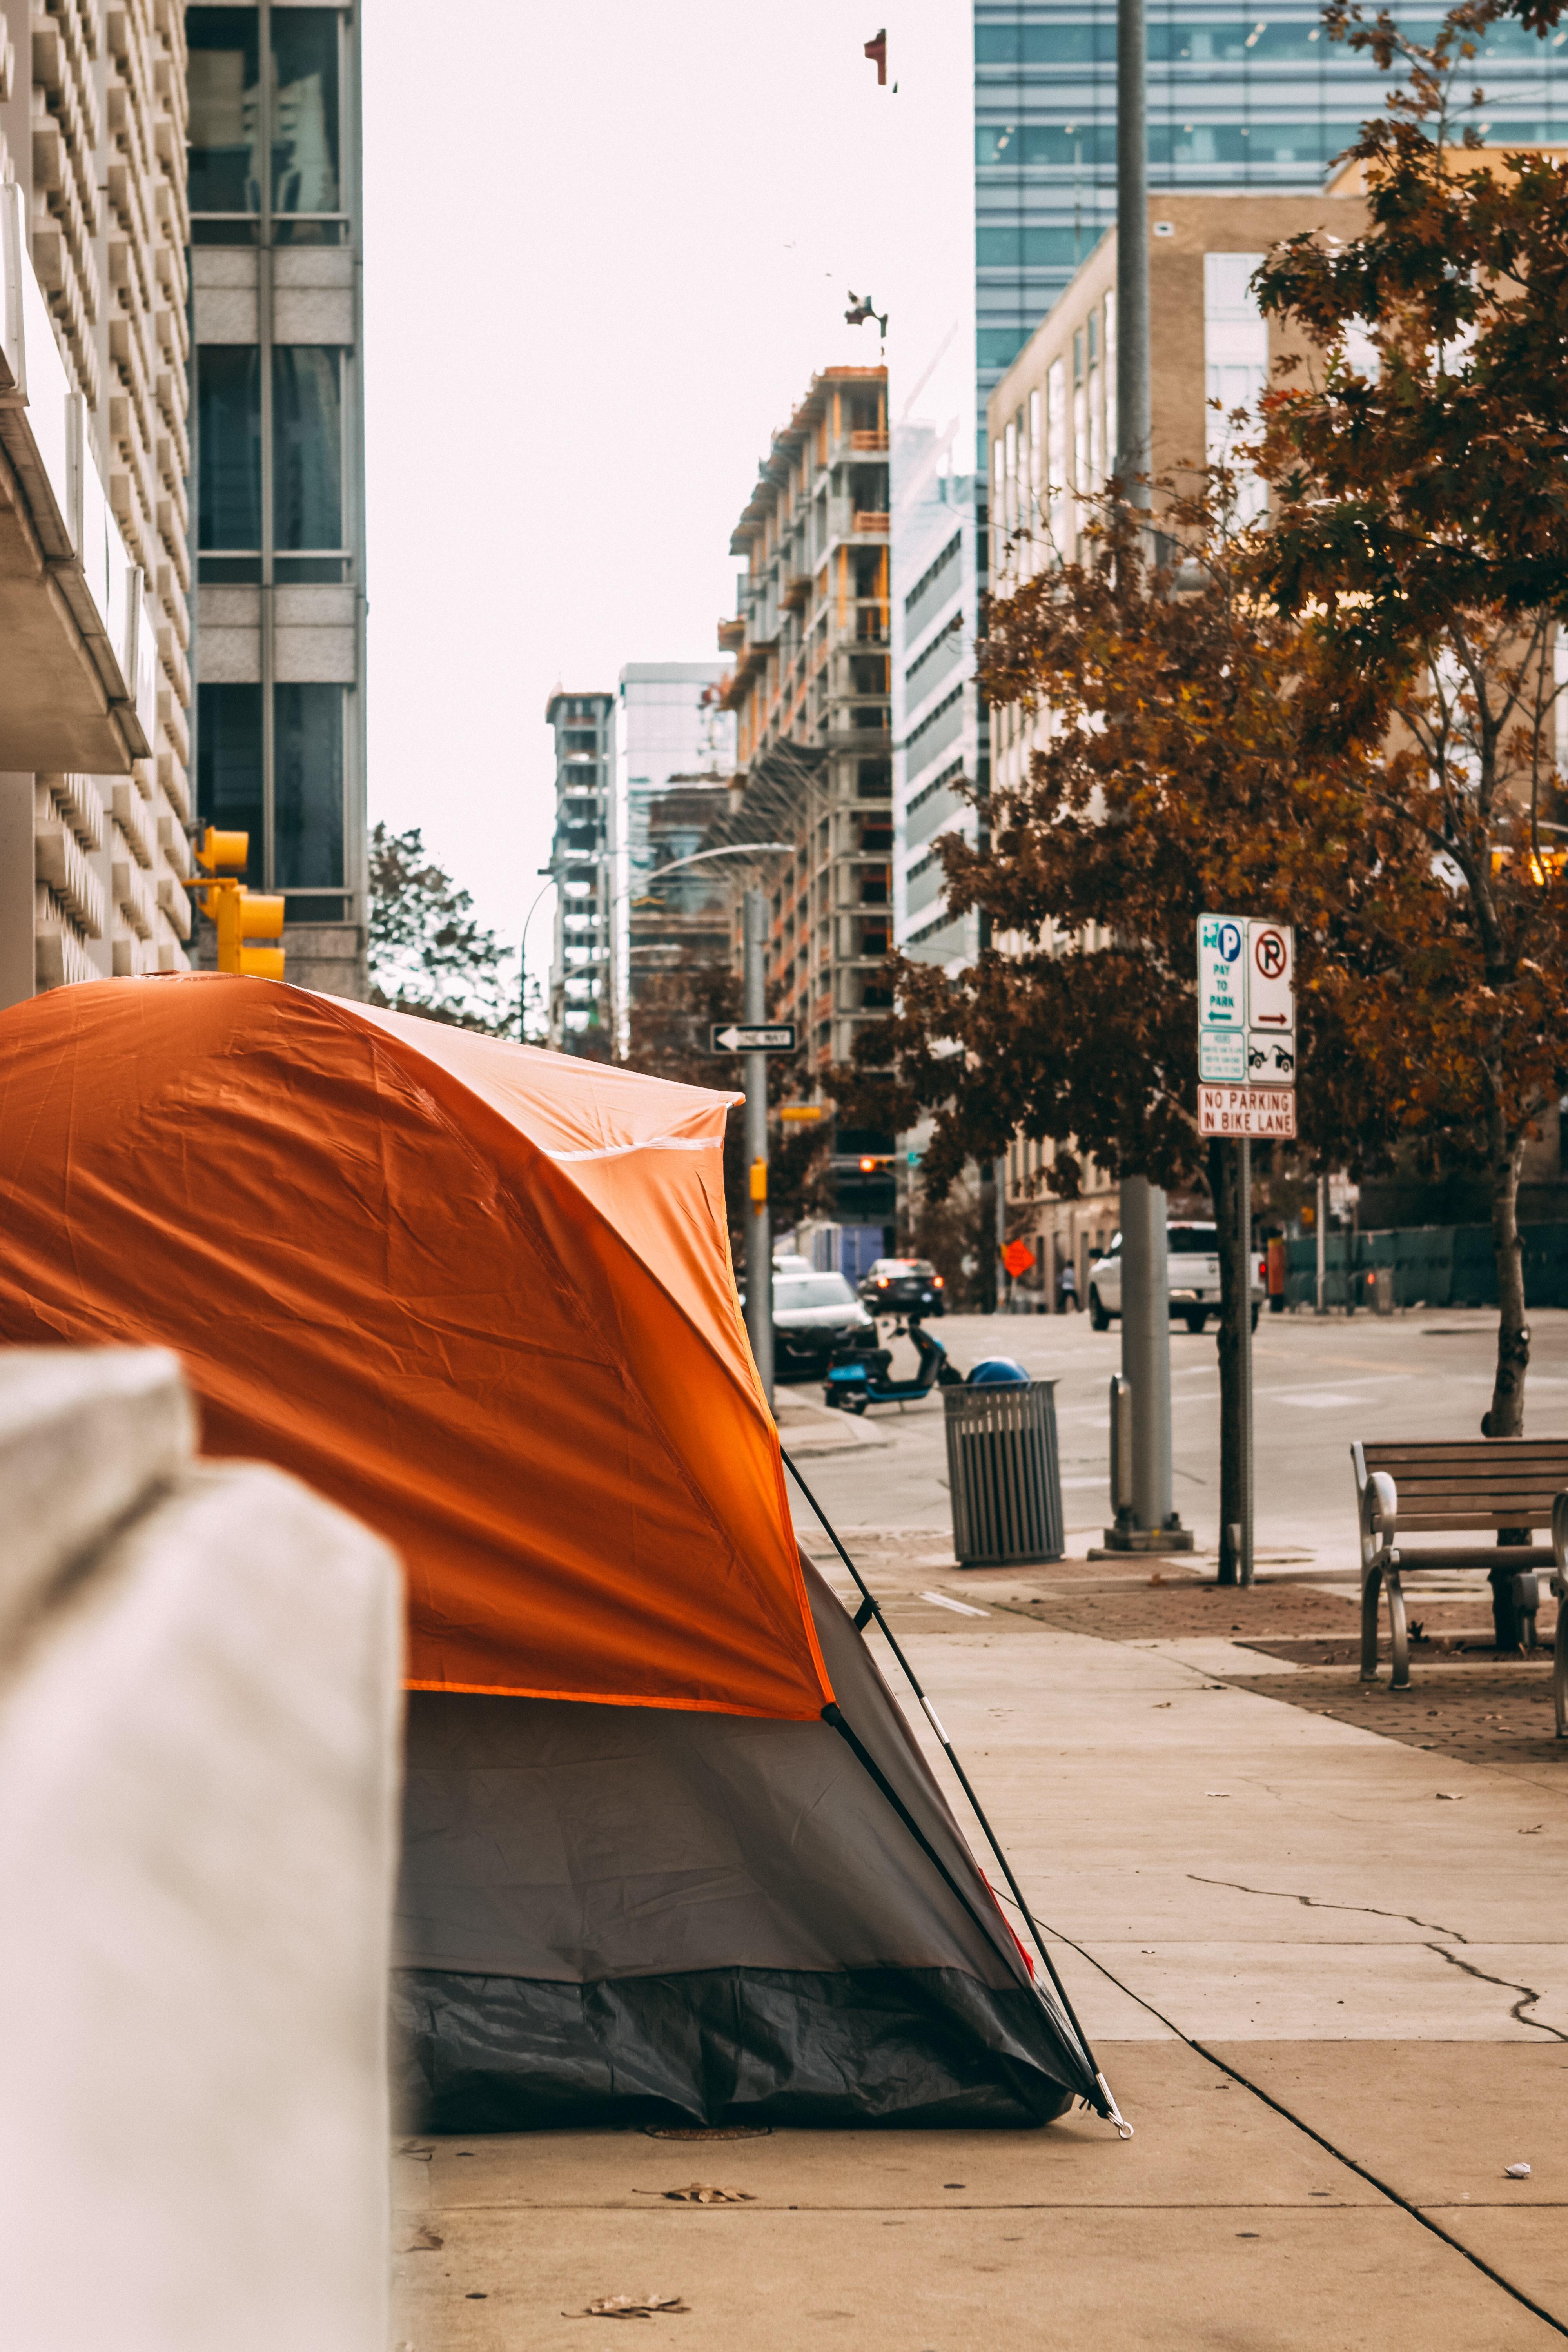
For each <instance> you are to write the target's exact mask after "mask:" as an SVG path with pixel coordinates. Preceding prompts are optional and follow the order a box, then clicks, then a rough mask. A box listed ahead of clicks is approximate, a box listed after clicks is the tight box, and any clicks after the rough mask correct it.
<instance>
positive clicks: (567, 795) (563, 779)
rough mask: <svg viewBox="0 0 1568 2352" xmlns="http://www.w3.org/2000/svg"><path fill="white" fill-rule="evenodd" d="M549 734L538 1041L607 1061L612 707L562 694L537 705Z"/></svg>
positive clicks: (609, 697) (611, 962) (612, 702)
mask: <svg viewBox="0 0 1568 2352" xmlns="http://www.w3.org/2000/svg"><path fill="white" fill-rule="evenodd" d="M544 718H545V723H546V725H547V726H549V727H551V728H552V729H553V730H554V734H555V832H554V835H553V838H552V843H551V850H550V866H551V870H552V873H553V875H554V877H555V880H556V885H557V887H556V892H555V928H554V939H553V943H552V952H551V961H550V1009H549V1025H548V1030H547V1036H548V1041H549V1043H550V1045H552V1047H553V1048H554V1049H555V1051H556V1052H557V1053H567V1054H585V1055H589V1056H591V1057H592V1058H593V1059H595V1060H599V1061H607V1060H609V1058H610V1057H611V1055H613V1054H614V1052H615V1034H616V1033H615V1012H614V1003H615V960H616V959H615V925H614V915H615V882H614V873H615V866H614V860H613V858H612V856H611V808H610V803H611V794H612V788H613V782H614V776H615V763H616V698H615V696H614V695H613V694H609V693H605V692H602V691H601V692H594V693H587V694H567V693H565V692H563V691H562V690H560V689H557V691H556V692H555V693H554V694H552V696H551V698H550V700H549V702H548V703H547V704H546V705H545V710H544Z"/></svg>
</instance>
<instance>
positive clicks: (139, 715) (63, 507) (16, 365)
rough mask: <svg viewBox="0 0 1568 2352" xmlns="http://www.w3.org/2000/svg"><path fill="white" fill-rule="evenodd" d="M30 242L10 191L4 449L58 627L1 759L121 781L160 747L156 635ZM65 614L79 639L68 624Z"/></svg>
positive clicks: (3, 297) (2, 715) (0, 213)
mask: <svg viewBox="0 0 1568 2352" xmlns="http://www.w3.org/2000/svg"><path fill="white" fill-rule="evenodd" d="M27 232H28V216H27V214H26V207H25V205H24V202H23V198H22V194H21V190H20V188H19V187H18V186H17V184H16V182H15V181H8V182H6V183H5V184H0V445H3V446H4V448H5V455H6V457H7V458H8V459H9V462H10V464H11V467H12V468H13V470H14V472H15V473H16V476H17V478H18V480H19V483H20V486H21V492H22V499H23V502H24V505H25V508H26V515H27V520H28V521H29V522H30V523H31V526H32V530H33V533H34V535H35V537H36V540H37V544H38V546H39V548H40V549H41V551H42V556H43V566H42V567H41V568H40V574H39V577H38V580H37V595H36V601H37V605H38V607H39V614H38V617H39V620H40V621H45V622H46V625H45V626H43V627H41V628H40V629H39V631H38V633H37V636H36V637H35V639H34V641H33V644H34V653H33V655H32V656H30V657H29V663H28V665H27V669H28V675H27V677H26V682H25V684H26V692H25V693H24V692H19V691H18V692H13V693H9V694H8V695H7V697H6V702H5V709H4V711H0V737H3V738H4V741H3V743H0V754H3V756H4V761H5V764H6V765H7V766H9V767H11V768H16V769H28V768H32V769H35V770H37V769H40V768H48V769H57V768H58V769H65V768H81V769H83V770H84V771H88V772H100V773H123V772H125V771H126V769H128V768H129V766H130V764H131V761H132V760H133V759H146V758H148V757H149V756H151V754H152V752H153V745H154V740H155V737H156V731H157V724H158V683H159V661H158V644H157V624H156V619H155V616H154V614H153V605H152V600H151V593H150V591H149V588H148V585H147V582H146V579H145V577H144V575H143V573H142V569H141V566H140V565H139V564H138V563H137V562H135V560H134V556H133V554H132V550H131V549H130V548H128V547H127V545H126V542H125V540H124V538H123V537H122V535H121V530H120V528H119V524H118V522H117V520H116V519H115V515H114V510H113V509H112V507H111V506H110V499H109V494H108V492H107V490H106V489H105V488H104V484H103V477H102V475H101V474H100V471H99V467H98V460H97V457H96V456H95V454H94V451H93V446H92V437H91V426H90V424H89V418H88V415H87V411H86V407H85V404H84V402H83V399H82V396H81V394H79V392H74V391H73V390H72V389H71V385H70V381H69V378H68V375H67V373H66V370H65V364H64V362H63V361H62V360H61V358H60V355H59V349H58V345H57V343H56V341H55V337H54V331H53V327H52V325H51V322H50V319H49V311H48V305H47V301H46V299H45V298H44V294H43V290H42V289H41V288H40V287H39V284H38V281H37V277H36V276H35V274H34V271H33V265H32V262H31V259H30V258H29V256H28V234H27ZM46 572H47V577H46V576H45V575H46ZM66 611H68V613H69V615H70V624H71V629H72V632H73V634H71V635H68V634H67V632H66V631H65V630H62V629H61V628H60V625H59V624H60V620H61V618H62V617H63V614H64V612H66ZM46 616H47V617H46ZM48 622H52V623H53V624H54V626H53V629H51V628H50V627H49V626H48V625H47V623H48ZM83 647H85V650H86V653H87V656H88V663H89V669H90V673H91V674H90V675H89V676H88V677H84V676H83V674H82V663H81V648H83ZM40 655H41V656H42V663H43V666H42V667H39V663H38V656H40ZM13 683H14V682H13V681H12V680H11V679H7V685H8V687H10V686H12V685H13ZM15 683H16V684H17V685H18V686H19V685H21V684H22V681H16V682H15Z"/></svg>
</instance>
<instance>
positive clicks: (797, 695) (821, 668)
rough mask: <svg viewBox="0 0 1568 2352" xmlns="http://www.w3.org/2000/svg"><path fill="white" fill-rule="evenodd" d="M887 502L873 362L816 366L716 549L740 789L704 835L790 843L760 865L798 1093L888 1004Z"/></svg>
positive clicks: (881, 375)
mask: <svg viewBox="0 0 1568 2352" xmlns="http://www.w3.org/2000/svg"><path fill="white" fill-rule="evenodd" d="M888 509H889V499H888V375H887V370H886V369H885V368H881V367H875V368H852V367H842V368H828V369H826V371H825V372H824V373H822V374H820V375H818V376H816V377H814V378H813V380H812V384H811V389H810V391H809V392H808V393H807V394H806V396H805V399H804V400H803V401H802V402H801V404H800V405H799V407H798V408H797V409H796V410H795V414H794V415H793V416H792V417H791V418H790V421H789V423H788V425H785V426H784V428H783V429H782V430H781V431H779V432H777V433H775V434H774V436H773V446H772V447H771V449H770V451H769V453H768V456H767V457H765V458H764V459H763V463H762V466H761V467H760V468H759V471H758V476H757V480H756V484H755V487H754V488H753V489H752V495H751V497H750V499H748V501H747V503H746V507H745V509H744V511H743V512H742V516H741V519H740V521H739V522H738V523H737V524H736V526H735V530H734V535H733V537H732V538H731V542H730V546H731V553H733V554H736V555H740V556H743V557H744V558H745V562H746V569H745V571H744V572H742V574H741V577H740V581H739V583H738V585H739V598H738V610H737V612H736V614H735V617H734V619H733V620H730V621H725V622H722V623H721V625H720V630H719V643H720V646H721V649H722V650H723V651H725V652H727V653H732V654H733V655H734V656H735V670H734V674H733V676H732V677H731V679H730V680H729V681H728V682H727V684H726V686H725V688H724V692H723V699H724V701H725V703H726V705H727V706H728V707H729V708H730V709H732V710H733V711H734V713H735V717H736V723H737V746H736V749H737V761H738V766H739V778H738V781H739V782H740V784H741V787H742V789H741V794H740V799H739V803H738V806H737V808H736V810H735V812H734V814H731V815H728V816H726V817H725V818H724V819H722V820H721V822H720V823H719V824H716V825H715V826H714V827H713V828H712V829H711V835H710V837H711V838H712V839H713V840H719V839H721V838H728V839H731V840H748V839H749V840H752V841H757V842H762V841H774V842H787V843H791V844H793V845H794V854H793V855H792V856H784V855H779V856H773V857H770V858H769V859H767V860H766V861H765V862H763V863H762V864H761V865H760V866H759V871H760V872H761V873H762V874H763V876H764V877H765V878H766V881H767V883H768V886H769V888H770V897H771V910H772V920H771V923H770V927H769V954H768V985H769V997H770V1003H771V1006H772V1009H773V1017H774V1018H775V1019H778V1020H781V1021H793V1022H794V1023H795V1025H796V1029H797V1032H798V1034H799V1037H800V1042H801V1049H802V1050H801V1053H800V1055H799V1059H798V1062H797V1065H796V1067H797V1070H798V1073H799V1079H800V1086H799V1092H800V1093H801V1094H802V1095H803V1096H809V1095H813V1094H815V1093H816V1092H817V1091H818V1090H819V1088H820V1086H821V1080H822V1075H823V1073H824V1072H825V1071H826V1068H827V1067H828V1066H829V1065H830V1064H831V1063H834V1062H841V1061H847V1060H848V1059H849V1056H850V1054H851V1052H852V1050H853V1047H854V1043H855V1036H856V1033H857V1031H858V1029H859V1028H860V1027H861V1026H863V1024H865V1023H866V1022H868V1021H869V1020H875V1019H876V1018H877V1017H878V1016H879V1014H880V1013H884V1012H885V1011H886V1010H887V1007H888V1005H889V1001H890V1000H889V992H888V987H887V982H886V979H885V977H884V974H883V971H882V961H883V958H884V957H885V956H886V954H887V952H888V947H889V914H890V908H889V895H890V894H889V869H890V866H891V861H892V854H893V803H892V791H893V771H892V738H891V731H890V726H889V677H888V660H889V579H888V526H889V512H888Z"/></svg>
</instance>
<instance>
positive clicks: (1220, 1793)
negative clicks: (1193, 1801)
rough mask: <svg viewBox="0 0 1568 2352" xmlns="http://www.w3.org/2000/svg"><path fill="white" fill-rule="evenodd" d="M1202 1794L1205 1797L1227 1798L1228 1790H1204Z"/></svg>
mask: <svg viewBox="0 0 1568 2352" xmlns="http://www.w3.org/2000/svg"><path fill="white" fill-rule="evenodd" d="M1204 1794H1205V1797H1228V1796H1229V1794H1230V1790H1228V1789H1205V1790H1204Z"/></svg>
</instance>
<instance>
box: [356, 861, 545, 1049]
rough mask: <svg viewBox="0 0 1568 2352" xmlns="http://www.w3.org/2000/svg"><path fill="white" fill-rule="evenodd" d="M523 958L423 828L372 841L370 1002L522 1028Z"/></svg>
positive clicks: (489, 1029)
mask: <svg viewBox="0 0 1568 2352" xmlns="http://www.w3.org/2000/svg"><path fill="white" fill-rule="evenodd" d="M517 996H518V985H517V958H516V956H515V954H514V953H513V951H512V950H510V949H508V948H504V947H502V945H501V944H500V940H498V939H497V937H496V934H495V933H494V931H492V930H487V929H486V928H485V926H484V925H483V924H482V923H480V922H479V921H478V920H477V919H476V917H475V914H474V902H473V899H472V898H471V897H470V896H469V894H468V891H467V890H464V889H462V888H461V887H459V886H458V884H457V883H456V882H454V880H453V879H452V877H451V876H450V875H449V874H448V873H447V870H446V868H445V866H441V865H440V864H438V863H437V860H436V859H435V858H434V857H432V856H431V855H430V853H429V851H428V850H427V849H426V846H425V839H424V835H423V833H422V832H421V830H420V828H419V827H418V826H417V825H414V826H412V827H411V828H410V829H409V830H408V831H407V832H406V833H393V832H391V831H389V829H388V828H387V826H386V825H384V824H378V825H377V826H376V828H375V830H374V833H373V834H372V835H371V837H370V1001H371V1003H373V1004H385V1005H390V1006H392V1007H393V1008H394V1009H395V1011H397V1012H399V1013H417V1014H419V1015H420V1016H421V1017H422V1018H423V1019H424V1020H426V1021H445V1022H447V1023H450V1024H453V1025H454V1026H456V1027H458V1028H459V1029H478V1030H479V1031H481V1032H482V1033H483V1034H485V1035H486V1036H487V1037H515V1036H516V1035H517V1034H518V1031H519V1019H518V1003H517Z"/></svg>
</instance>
